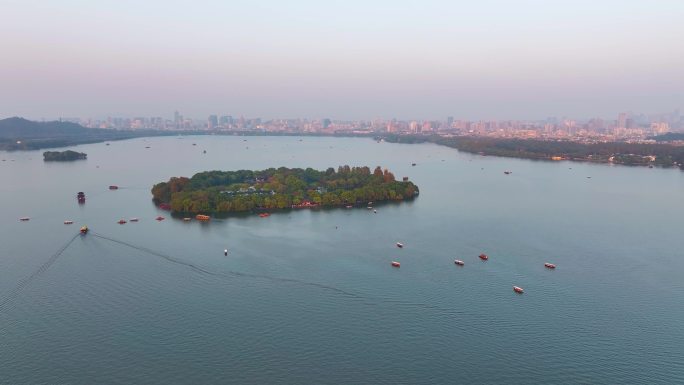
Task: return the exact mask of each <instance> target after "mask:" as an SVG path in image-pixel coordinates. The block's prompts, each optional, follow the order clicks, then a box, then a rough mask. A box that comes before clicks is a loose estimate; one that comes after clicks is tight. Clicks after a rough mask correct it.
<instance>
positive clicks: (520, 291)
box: [513, 286, 525, 294]
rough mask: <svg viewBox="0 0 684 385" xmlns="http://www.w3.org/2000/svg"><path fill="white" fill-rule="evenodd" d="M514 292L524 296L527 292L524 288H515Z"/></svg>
mask: <svg viewBox="0 0 684 385" xmlns="http://www.w3.org/2000/svg"><path fill="white" fill-rule="evenodd" d="M513 291H514V292H516V293H519V294H522V293H524V292H525V291H524V290H523V288H522V287H520V286H513Z"/></svg>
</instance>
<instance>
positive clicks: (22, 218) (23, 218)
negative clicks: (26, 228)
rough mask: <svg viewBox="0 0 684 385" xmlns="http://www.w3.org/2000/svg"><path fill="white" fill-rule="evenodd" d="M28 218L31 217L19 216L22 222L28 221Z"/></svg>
mask: <svg viewBox="0 0 684 385" xmlns="http://www.w3.org/2000/svg"><path fill="white" fill-rule="evenodd" d="M29 219H31V218H29V217H21V218H19V220H20V221H22V222H26V221H28V220H29Z"/></svg>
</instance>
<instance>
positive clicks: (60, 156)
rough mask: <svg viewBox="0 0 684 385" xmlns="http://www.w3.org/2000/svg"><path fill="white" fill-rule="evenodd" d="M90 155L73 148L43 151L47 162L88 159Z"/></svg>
mask: <svg viewBox="0 0 684 385" xmlns="http://www.w3.org/2000/svg"><path fill="white" fill-rule="evenodd" d="M87 156H88V155H87V154H85V153H83V152H76V151H71V150H66V151H45V152H44V153H43V160H44V161H46V162H52V161H55V162H65V161H72V160H79V159H86V157H87Z"/></svg>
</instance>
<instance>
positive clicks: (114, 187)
mask: <svg viewBox="0 0 684 385" xmlns="http://www.w3.org/2000/svg"><path fill="white" fill-rule="evenodd" d="M109 189H110V190H118V189H119V186H117V185H111V186H109Z"/></svg>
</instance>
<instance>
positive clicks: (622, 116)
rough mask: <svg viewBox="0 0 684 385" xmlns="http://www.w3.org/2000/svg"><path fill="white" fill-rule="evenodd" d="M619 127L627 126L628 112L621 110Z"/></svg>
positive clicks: (618, 121) (618, 120)
mask: <svg viewBox="0 0 684 385" xmlns="http://www.w3.org/2000/svg"><path fill="white" fill-rule="evenodd" d="M617 126H618V128H627V113H626V112H621V113H620V114H619V115H618V119H617Z"/></svg>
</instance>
